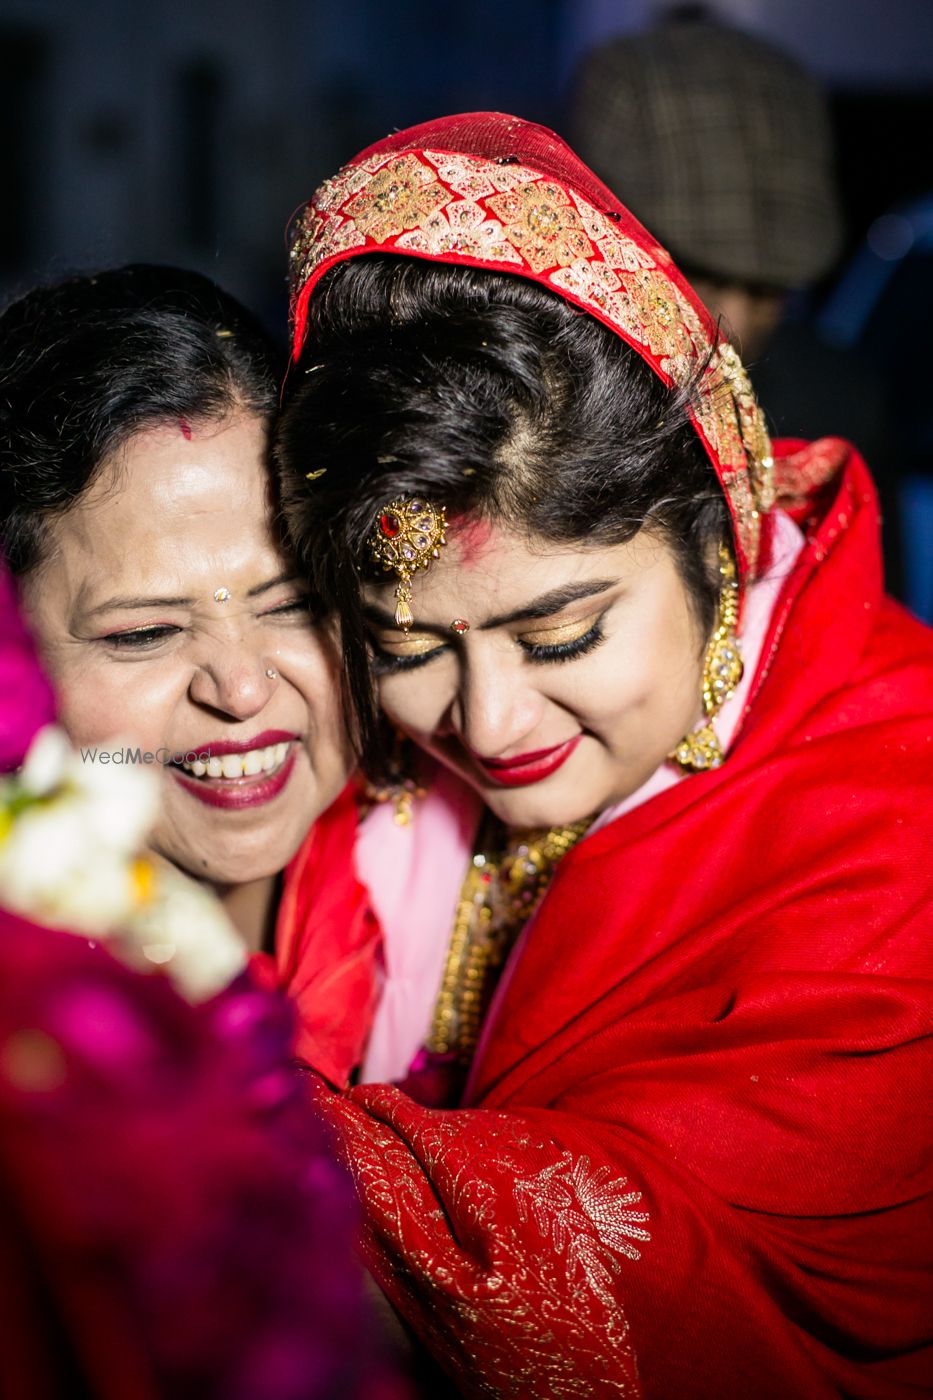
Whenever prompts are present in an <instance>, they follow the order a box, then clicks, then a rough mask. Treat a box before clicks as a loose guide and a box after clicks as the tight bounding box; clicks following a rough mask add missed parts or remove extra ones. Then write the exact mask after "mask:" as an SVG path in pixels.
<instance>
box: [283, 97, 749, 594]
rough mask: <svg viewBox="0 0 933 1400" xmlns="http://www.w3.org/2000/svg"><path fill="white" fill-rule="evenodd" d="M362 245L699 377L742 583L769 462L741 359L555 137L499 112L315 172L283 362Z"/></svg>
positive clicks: (667, 263)
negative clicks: (482, 287)
mask: <svg viewBox="0 0 933 1400" xmlns="http://www.w3.org/2000/svg"><path fill="white" fill-rule="evenodd" d="M361 253H397V254H400V255H405V256H407V257H415V258H425V259H427V260H429V261H432V262H444V263H456V264H462V265H464V266H468V267H479V268H491V269H494V270H495V271H497V272H511V273H514V274H516V275H517V276H519V277H527V278H529V279H530V280H531V281H534V282H539V283H540V284H541V286H543V287H546V288H547V289H548V290H549V291H552V292H556V293H557V294H558V295H559V296H562V297H563V298H564V299H565V300H566V301H570V302H573V303H574V305H576V306H579V307H581V308H582V309H583V310H584V311H587V312H589V314H590V315H592V316H595V317H596V318H597V319H598V320H600V321H602V322H603V324H604V325H606V326H608V327H609V328H610V329H611V330H613V331H615V332H616V334H617V335H620V336H621V337H622V339H623V340H625V341H626V342H627V343H628V344H629V345H631V346H632V348H633V349H634V350H636V351H637V352H638V354H639V355H640V356H641V357H642V359H643V360H644V361H645V363H646V364H648V365H650V366H651V368H652V369H653V370H654V371H655V373H656V374H658V375H659V376H660V377H661V379H663V380H664V382H665V383H666V384H673V383H676V384H686V383H688V382H690V381H691V380H693V379H694V377H695V376H696V374H697V371H702V375H701V382H700V389H699V393H698V395H697V398H696V402H695V403H694V405H693V408H692V411H691V416H692V418H693V422H694V425H695V427H696V430H697V433H698V434H699V436H700V438H701V440H702V442H703V445H704V447H705V449H706V451H707V453H708V454H709V458H710V461H711V462H712V464H713V467H714V468H715V470H716V475H717V476H718V478H719V481H720V483H721V484H722V487H723V490H724V492H725V495H726V499H727V501H728V504H729V510H730V512H731V515H732V520H733V524H734V527H735V538H736V552H737V558H738V567H739V577H740V580H741V581H742V582H744V581H746V580H748V579H750V578H754V577H755V575H756V573H758V572H759V570H760V565H761V557H762V528H761V527H762V520H761V513H762V512H765V511H767V510H768V509H769V508H770V506H771V505H772V503H773V487H772V467H773V464H772V459H771V448H770V443H769V441H768V435H767V432H766V430H765V426H764V422H763V419H762V416H761V413H760V411H759V409H758V405H757V403H756V401H755V397H754V394H753V393H752V390H751V386H750V385H749V382H748V378H747V376H746V374H745V371H744V369H743V368H742V364H741V361H740V360H739V357H738V355H737V354H736V353H735V351H734V350H733V348H732V347H731V345H729V344H728V342H727V341H725V340H724V339H722V338H721V336H720V334H719V331H718V329H717V327H716V325H715V324H714V323H713V321H712V320H711V318H710V316H709V313H708V312H707V311H706V309H705V308H704V306H703V305H702V303H701V302H700V301H699V300H698V298H697V297H696V295H695V293H694V292H693V291H692V290H691V288H690V286H689V284H688V283H687V282H686V281H685V280H684V278H683V276H682V275H681V274H680V272H678V270H677V268H676V267H674V265H673V263H672V262H671V258H670V255H669V254H668V253H667V252H665V250H664V249H663V248H661V247H659V246H658V244H657V242H656V241H655V240H654V239H653V238H652V237H651V235H650V234H649V233H648V232H647V230H645V229H644V228H642V226H641V224H639V223H638V222H637V220H636V219H634V218H633V217H632V215H631V214H630V213H629V211H628V210H627V209H626V208H625V206H624V205H623V204H621V203H620V202H619V200H618V199H617V198H616V197H615V195H613V194H612V193H611V191H610V190H608V189H607V188H606V186H605V185H603V184H602V183H601V181H599V180H598V179H597V178H596V176H595V175H594V174H593V173H592V171H591V170H589V169H588V168H587V166H585V165H584V164H583V162H582V161H581V160H579V159H578V158H577V157H576V156H575V155H574V153H573V152H572V151H571V150H570V148H569V147H568V146H567V145H565V143H564V142H563V141H562V140H561V139H560V137H559V136H556V135H555V134H554V132H552V131H548V130H547V128H546V127H543V126H537V125H535V124H534V123H532V122H525V121H520V120H519V119H518V118H517V117H509V116H504V115H502V114H500V113H496V112H476V113H471V114H467V115H464V116H455V117H444V118H442V119H440V120H439V121H433V122H427V123H425V124H423V125H422V126H415V127H410V128H409V129H408V130H407V131H400V132H397V133H395V134H394V135H392V136H389V137H387V138H386V139H385V140H384V141H380V142H378V143H377V144H376V145H374V146H369V147H368V148H367V149H366V150H365V151H362V152H361V153H360V154H359V155H358V156H356V157H355V158H354V159H353V160H352V161H351V162H350V164H349V165H347V166H345V167H344V169H343V170H341V171H340V172H339V173H338V174H337V175H335V176H334V178H333V179H331V180H326V181H325V182H324V184H323V185H322V186H321V187H320V189H319V190H317V191H316V193H315V194H314V196H313V197H312V199H311V201H310V203H309V204H307V205H306V206H305V207H304V209H303V210H302V211H301V212H300V214H299V215H298V217H297V219H296V220H295V223H294V226H293V242H292V251H291V258H292V323H293V338H292V354H293V358H294V359H296V360H297V358H298V356H299V355H300V353H301V349H302V346H303V344H304V339H305V334H306V330H307V319H308V301H309V298H310V295H311V291H312V289H313V288H314V286H315V284H316V283H317V281H318V280H319V278H320V277H322V276H323V274H324V273H325V272H326V271H327V269H328V268H330V267H333V266H334V264H335V263H338V262H343V261H344V260H345V259H347V258H351V257H356V256H357V255H358V254H361ZM704 366H705V368H704Z"/></svg>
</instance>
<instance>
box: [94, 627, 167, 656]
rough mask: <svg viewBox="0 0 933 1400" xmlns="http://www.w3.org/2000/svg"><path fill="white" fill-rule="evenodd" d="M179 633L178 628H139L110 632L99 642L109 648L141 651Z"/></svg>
mask: <svg viewBox="0 0 933 1400" xmlns="http://www.w3.org/2000/svg"><path fill="white" fill-rule="evenodd" d="M179 631H180V628H178V627H139V628H137V629H136V630H135V631H134V632H111V633H110V634H109V636H106V637H101V641H102V642H106V643H107V645H108V646H111V647H124V648H125V649H127V650H132V649H134V648H135V649H136V650H138V651H143V650H144V649H145V648H146V647H151V646H155V644H156V642H162V641H164V640H165V638H166V637H173V636H175V635H176V633H177V632H179Z"/></svg>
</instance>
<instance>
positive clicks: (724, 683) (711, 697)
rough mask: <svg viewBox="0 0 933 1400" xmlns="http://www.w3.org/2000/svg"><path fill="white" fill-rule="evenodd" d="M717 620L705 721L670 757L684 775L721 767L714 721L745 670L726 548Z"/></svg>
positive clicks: (708, 658)
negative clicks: (684, 770) (685, 771)
mask: <svg viewBox="0 0 933 1400" xmlns="http://www.w3.org/2000/svg"><path fill="white" fill-rule="evenodd" d="M719 573H720V577H721V579H722V584H721V586H720V591H719V620H718V623H717V626H716V631H715V632H714V633H713V635H712V637H710V640H709V643H708V645H707V648H706V655H705V657H704V659H703V712H704V715H705V720H704V721H703V722H702V723H701V724H700V725H699V727H698V728H697V729H693V730H691V731H690V733H689V734H686V735H685V736H684V737H683V739H681V741H680V743H679V744H678V745H677V747H676V749H675V750H674V751H673V753H671V754H670V755H669V757H670V758H671V760H672V761H673V762H674V763H677V764H679V765H680V767H681V768H684V769H686V770H687V772H690V773H695V772H705V771H706V769H708V768H718V767H719V766H720V764H721V763H722V758H723V754H722V745H721V744H720V742H719V737H718V735H717V734H716V731H715V729H714V728H713V718H714V716H715V715H717V714H718V713H719V711H720V709H721V708H722V706H723V704H724V703H725V702H726V700H728V699H730V698H731V696H732V695H734V694H735V688H736V686H737V685H738V683H739V681H740V680H741V679H742V672H743V670H744V666H743V663H742V653H741V652H740V650H739V642H738V637H737V636H736V630H737V628H738V622H739V583H738V578H737V577H736V570H735V560H734V559H733V557H732V554H731V552H730V550H729V549H728V547H727V546H726V545H725V544H721V545H720V546H719Z"/></svg>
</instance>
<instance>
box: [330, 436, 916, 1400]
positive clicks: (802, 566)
mask: <svg viewBox="0 0 933 1400" xmlns="http://www.w3.org/2000/svg"><path fill="white" fill-rule="evenodd" d="M841 451H842V449H841V448H840V447H839V445H838V444H820V445H817V447H816V448H815V449H814V451H813V453H812V454H811V455H810V467H811V468H813V471H811V472H810V481H811V484H813V485H818V486H819V487H820V490H821V491H822V492H823V496H824V499H825V496H826V493H827V490H829V491H830V493H831V498H830V499H829V501H828V505H827V506H826V507H825V508H824V510H823V513H822V516H821V519H820V521H819V523H815V522H813V521H812V520H811V521H810V522H809V534H808V542H807V545H806V546H805V548H804V551H803V553H802V556H801V557H800V560H799V563H798V564H797V566H796V568H795V571H794V573H793V574H792V576H791V577H790V578H789V579H788V581H787V584H786V587H785V590H784V592H783V594H782V599H781V603H780V605H779V607H778V609H777V612H776V615H775V617H774V621H773V625H772V632H771V635H770V638H769V640H768V642H767V643H766V646H765V650H764V653H763V657H762V662H761V666H760V669H759V673H758V676H757V678H756V688H755V690H754V691H753V696H752V699H751V701H750V706H749V710H748V713H747V716H746V719H745V722H744V724H743V726H742V728H741V731H740V734H739V737H738V740H737V742H736V744H735V746H734V749H733V751H732V752H731V753H730V755H729V757H728V760H727V761H726V763H725V764H724V766H723V767H722V768H721V769H719V770H717V771H714V772H710V773H706V774H702V775H696V776H694V777H691V778H690V779H689V780H688V781H686V782H684V783H682V784H679V785H677V786H676V787H674V788H672V789H671V790H669V791H667V792H665V793H663V794H661V795H660V796H659V797H656V798H655V799H653V800H652V801H651V802H648V803H646V804H644V805H643V806H641V807H639V808H637V809H635V810H634V811H632V812H630V813H628V814H627V815H625V816H623V817H621V818H620V819H618V820H617V821H615V822H613V823H612V824H610V825H609V826H607V827H606V828H604V829H603V830H601V831H599V832H598V833H596V834H595V835H593V836H592V837H590V838H589V839H587V840H586V841H584V842H582V843H581V844H580V845H579V846H577V847H576V848H575V849H574V850H573V851H572V852H571V853H570V854H569V855H568V856H567V857H566V858H565V860H564V861H563V862H562V864H561V866H560V868H559V870H558V873H557V875H556V878H555V880H554V883H553V885H552V887H551V890H550V891H549V893H548V895H547V897H546V899H545V901H544V904H543V906H542V909H541V911H540V913H539V915H538V916H537V918H536V920H535V922H534V923H533V925H532V927H531V929H530V932H529V936H528V938H527V939H526V941H525V942H524V944H523V946H522V948H521V949H520V951H519V954H518V956H517V958H516V959H513V963H512V965H511V966H510V968H509V972H508V974H507V982H506V983H505V985H504V986H503V987H502V988H501V989H500V995H499V997H498V999H497V1001H496V1003H495V1005H494V1007H493V1010H492V1012H491V1016H490V1022H489V1024H488V1025H487V1032H486V1036H485V1040H484V1042H483V1044H482V1045H481V1047H480V1052H479V1058H478V1062H477V1065H476V1066H475V1072H474V1076H473V1081H472V1085H471V1087H470V1089H469V1090H468V1102H469V1107H466V1108H463V1109H458V1110H454V1111H448V1112H438V1111H436V1110H430V1109H425V1108H423V1107H420V1106H419V1105H417V1104H415V1103H414V1102H413V1101H412V1100H411V1099H409V1098H407V1097H406V1096H405V1095H404V1094H403V1093H401V1092H400V1091H399V1090H398V1089H395V1088H392V1087H389V1086H385V1085H378V1086H373V1085H366V1086H361V1087H358V1088H355V1089H353V1090H352V1091H351V1092H350V1093H349V1094H345V1095H337V1094H333V1093H331V1092H330V1091H328V1090H327V1089H325V1088H324V1087H323V1086H321V1085H318V1086H316V1088H315V1089H314V1091H313V1092H314V1095H315V1101H316V1103H317V1105H318V1108H319V1111H320V1112H321V1113H322V1114H323V1115H324V1116H326V1117H327V1118H328V1119H329V1121H330V1122H331V1123H333V1124H334V1125H335V1126H336V1128H337V1130H338V1132H339V1134H340V1137H341V1140H342V1143H343V1146H344V1150H345V1152H346V1155H347V1157H348V1159H349V1161H350V1163H351V1165H352V1167H353V1170H354V1172H355V1175H356V1177H357V1183H358V1189H359V1192H360V1195H361V1198H362V1201H363V1204H364V1207H365V1211H366V1215H367V1222H368V1223H367V1240H366V1247H367V1250H368V1253H369V1258H370V1261H371V1265H372V1268H373V1270H374V1272H375V1273H376V1276H377V1277H378V1279H379V1281H380V1283H381V1284H382V1286H383V1287H384V1288H385V1290H386V1291H387V1293H388V1294H389V1296H390V1297H391V1298H392V1299H393V1301H394V1302H395V1303H396V1305H397V1306H398V1308H399V1309H400V1311H401V1312H402V1314H403V1315H404V1316H405V1317H406V1318H407V1319H408V1321H409V1322H410V1323H411V1325H412V1326H413V1328H414V1329H415V1330H416V1332H417V1333H418V1334H419V1335H420V1336H421V1337H422V1338H423V1339H424V1341H425V1342H426V1343H427V1345H428V1346H429V1347H430V1348H431V1350H432V1351H433V1352H434V1353H435V1354H436V1355H437V1357H438V1359H439V1360H440V1361H441V1362H442V1364H443V1365H444V1366H445V1367H446V1368H447V1369H448V1370H449V1371H450V1372H451V1373H452V1374H453V1375H455V1376H456V1377H457V1380H458V1383H459V1385H460V1386H461V1387H462V1389H463V1392H464V1393H465V1394H466V1395H476V1396H480V1395H490V1394H502V1395H508V1396H515V1397H532V1396H535V1397H537V1396H542V1395H555V1396H556V1395H592V1396H610V1395H614V1396H620V1395H623V1396H638V1395H644V1396H647V1397H649V1400H685V1398H686V1397H689V1400H713V1397H716V1400H721V1398H722V1397H745V1396H751V1395H754V1396H755V1397H756V1400H787V1397H790V1396H793V1397H808V1398H809V1400H829V1397H842V1396H845V1397H866V1398H867V1397H872V1400H896V1398H897V1400H901V1398H902V1397H904V1398H906V1397H907V1396H916V1395H918V1394H919V1393H922V1392H923V1388H924V1386H926V1385H928V1384H929V1382H930V1378H931V1374H933V1371H931V1350H930V1347H931V1341H933V1338H931V1332H933V1298H931V1287H930V1270H929V1264H930V1254H931V1237H933V1218H931V1211H930V1186H931V1180H930V1178H931V1174H933V1163H931V1153H930V1150H929V1147H930V1144H929V1137H930V1134H929V1101H930V1098H929V1096H930V1088H931V1087H933V1083H931V1081H933V1075H931V1057H930V1048H931V1043H933V1042H931V1034H930V1033H931V1030H933V998H931V974H933V955H931V950H930V936H929V929H930V909H931V896H933V849H931V847H933V823H931V821H930V812H929V808H930V800H929V799H930V788H931V779H933V635H931V633H930V632H929V631H928V630H927V629H925V628H923V627H921V626H920V624H919V623H917V622H915V621H914V620H913V619H911V618H910V617H909V616H908V615H907V614H906V613H905V612H904V611H903V610H902V609H901V608H899V607H898V606H897V605H895V604H894V603H892V602H891V601H889V600H886V599H884V597H883V595H882V591H881V570H880V553H879V545H878V513H877V505H876V500H875V495H874V491H873V488H872V485H871V481H870V478H869V476H868V473H867V471H866V469H865V467H864V465H863V463H862V462H861V460H860V459H859V458H858V456H857V455H856V454H854V453H850V454H849V455H848V458H847V461H846V462H845V466H844V470H843V472H842V473H841V475H837V477H836V485H835V488H834V489H833V488H831V487H828V485H827V482H826V480H825V477H826V473H822V472H820V471H819V470H817V467H818V465H819V462H820V460H822V461H823V463H824V465H825V462H826V461H827V460H828V458H829V457H832V456H833V454H835V458H836V461H837V462H838V460H839V457H840V455H841ZM782 459H783V464H784V465H786V473H785V479H786V480H787V481H788V482H790V483H791V486H792V489H794V490H795V491H799V489H800V483H801V482H804V481H805V480H807V474H808V464H807V454H806V453H805V452H802V451H801V450H800V449H799V448H798V447H797V445H792V450H790V451H782ZM797 505H798V508H799V509H798V514H799V515H801V516H802V515H804V514H805V513H806V512H805V508H804V507H803V506H802V504H801V498H798V501H797ZM779 642H780V645H779V646H778V643H779Z"/></svg>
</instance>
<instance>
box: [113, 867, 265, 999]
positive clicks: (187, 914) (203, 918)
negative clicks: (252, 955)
mask: <svg viewBox="0 0 933 1400" xmlns="http://www.w3.org/2000/svg"><path fill="white" fill-rule="evenodd" d="M124 933H125V935H126V937H127V939H128V940H131V941H132V945H133V948H134V949H135V950H136V951H137V952H138V953H139V954H140V955H141V956H142V958H143V959H144V960H145V961H146V962H149V963H154V964H156V965H158V966H163V967H165V969H166V971H167V972H168V974H169V976H170V977H171V979H172V981H173V982H174V983H175V985H176V987H178V989H179V991H181V992H182V993H183V995H184V996H186V997H188V998H189V999H190V1000H191V1001H202V1000H204V999H205V998H207V997H211V996H213V995H214V994H215V992H219V991H220V990H221V989H222V988H223V987H225V986H226V985H227V984H228V983H229V982H231V981H232V980H233V978H234V977H236V976H237V974H238V973H240V972H242V970H243V968H244V967H245V966H246V961H247V952H246V947H245V945H244V943H243V941H242V939H241V938H240V936H239V934H238V933H237V932H236V930H235V929H234V927H233V925H232V924H231V923H230V921H229V920H228V918H227V916H226V914H225V913H224V912H223V909H222V908H221V906H220V904H219V903H218V901H217V899H216V898H215V896H214V895H213V894H212V892H211V891H210V890H208V889H205V888H204V886H203V885H198V884H196V883H195V881H194V880H191V879H189V878H188V877H187V876H186V875H183V874H182V873H181V871H179V870H176V869H174V867H172V866H168V865H161V864H160V865H159V866H158V867H157V868H156V869H155V871H154V898H153V899H152V901H151V903H148V904H143V905H142V906H137V908H136V909H135V910H134V911H133V913H132V915H131V916H130V918H129V920H128V922H127V924H126V926H125V929H124Z"/></svg>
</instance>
